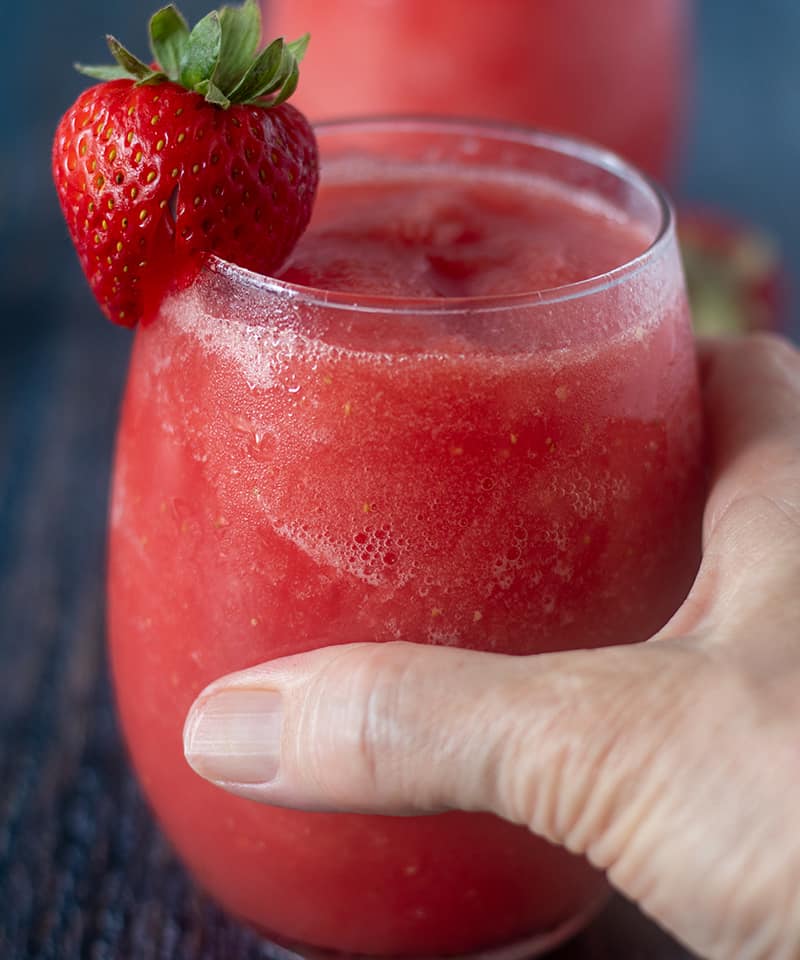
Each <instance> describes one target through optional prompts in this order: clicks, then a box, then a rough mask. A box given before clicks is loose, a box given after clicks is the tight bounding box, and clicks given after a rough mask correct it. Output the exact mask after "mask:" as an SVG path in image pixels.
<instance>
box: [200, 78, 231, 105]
mask: <svg viewBox="0 0 800 960" xmlns="http://www.w3.org/2000/svg"><path fill="white" fill-rule="evenodd" d="M195 90H196V91H197V93H200V94H202V95H203V96H204V97H205V99H206V100H208V102H209V103H215V104H216V105H217V106H218V107H222V109H223V110H227V109H228V107H229V106H230V105H231V102H230V100H229V99H228V98H227V97H226V96H225V94H224V93H223V92H222V91H221V90H220V89H219V87H217V86H216V85H215V84H214V82H213V80H201V81H200V83H198V84H197V85H196V86H195Z"/></svg>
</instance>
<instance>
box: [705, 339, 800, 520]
mask: <svg viewBox="0 0 800 960" xmlns="http://www.w3.org/2000/svg"><path fill="white" fill-rule="evenodd" d="M700 351H701V361H702V371H703V387H704V390H703V392H704V399H705V409H706V417H707V427H708V437H709V446H710V450H709V454H710V459H711V468H712V475H711V490H712V492H711V497H710V502H709V508H710V509H709V510H708V511H707V515H706V525H705V526H706V537H707V538H709V537H710V536H711V535H712V534H713V532H714V530H715V528H716V526H717V524H718V523H719V520H720V518H721V517H722V516H723V515H724V514H725V512H726V510H727V509H728V508H729V506H730V504H731V502H732V501H733V500H735V499H737V498H738V497H740V496H742V495H750V494H753V493H759V494H763V495H766V496H770V495H772V494H773V493H775V494H778V495H783V494H785V493H787V492H794V493H797V490H796V489H795V490H794V491H792V486H793V485H795V484H798V483H800V353H798V351H797V350H796V349H795V348H794V347H793V346H792V345H791V344H790V343H789V342H788V341H787V340H784V339H783V338H781V337H776V336H773V335H767V334H759V335H756V336H752V337H745V338H741V339H729V340H717V341H705V342H701V346H700Z"/></svg>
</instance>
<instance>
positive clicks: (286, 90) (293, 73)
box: [269, 57, 300, 107]
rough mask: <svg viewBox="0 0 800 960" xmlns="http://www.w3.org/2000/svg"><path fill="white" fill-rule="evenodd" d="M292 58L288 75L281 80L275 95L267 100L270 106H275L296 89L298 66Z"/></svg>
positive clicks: (298, 76)
mask: <svg viewBox="0 0 800 960" xmlns="http://www.w3.org/2000/svg"><path fill="white" fill-rule="evenodd" d="M292 60H293V61H294V62H293V63H292V65H291V69H290V72H289V76H288V77H286V79H285V80H284V81H283V84H282V85H281V88H280V90H279V91H278V95H277V97H275V99H274V100H270V102H269V105H270V106H271V107H277V106H278V105H279V104H281V103H283V102H284V100H288V99H289V97H291V95H292V94H293V93H294V92H295V90H296V89H297V83H298V81H299V80H300V68H299V66H298V63H297V61H296V60H294V57H293V58H292Z"/></svg>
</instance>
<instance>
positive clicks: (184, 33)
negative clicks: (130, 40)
mask: <svg viewBox="0 0 800 960" xmlns="http://www.w3.org/2000/svg"><path fill="white" fill-rule="evenodd" d="M188 41H189V27H188V25H187V23H186V21H185V20H184V19H183V16H182V15H181V13H180V11H179V10H178V8H177V7H175V6H174V5H173V4H170V5H169V6H168V7H163V8H162V9H161V10H159V11H158V12H157V13H154V14H153V16H152V17H151V18H150V50H151V51H152V53H153V57H154V59H155V60H156V61H157V63H158V65H159V66H160V67H161V69H162V70H163V71H164V73H166V75H167V76H168V77H169V78H170V80H177V79H178V76H179V74H180V69H181V60H182V58H183V55H184V52H185V50H186V45H187V43H188Z"/></svg>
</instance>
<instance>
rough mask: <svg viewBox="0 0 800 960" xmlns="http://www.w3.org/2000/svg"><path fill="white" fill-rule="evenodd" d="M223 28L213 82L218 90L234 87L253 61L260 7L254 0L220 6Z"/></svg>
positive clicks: (259, 34)
mask: <svg viewBox="0 0 800 960" xmlns="http://www.w3.org/2000/svg"><path fill="white" fill-rule="evenodd" d="M219 22H220V28H221V31H222V44H221V47H220V54H219V63H218V65H217V69H216V71H215V73H214V83H215V84H216V85H217V86H218V87H219V88H220V90H225V91H230V90H233V89H234V88H235V87H236V85H237V84H238V83H239V81H240V80H241V79H242V77H243V76H244V75H245V73H247V69H248V67H249V66H250V64H251V63H252V62H253V58H254V57H255V55H256V51H257V50H258V41H259V40H260V39H261V11H260V9H259V6H258V4H257V3H256V0H246V2H245V3H244V4H243V5H242V6H241V7H223V8H222V10H221V11H220V15H219Z"/></svg>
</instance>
